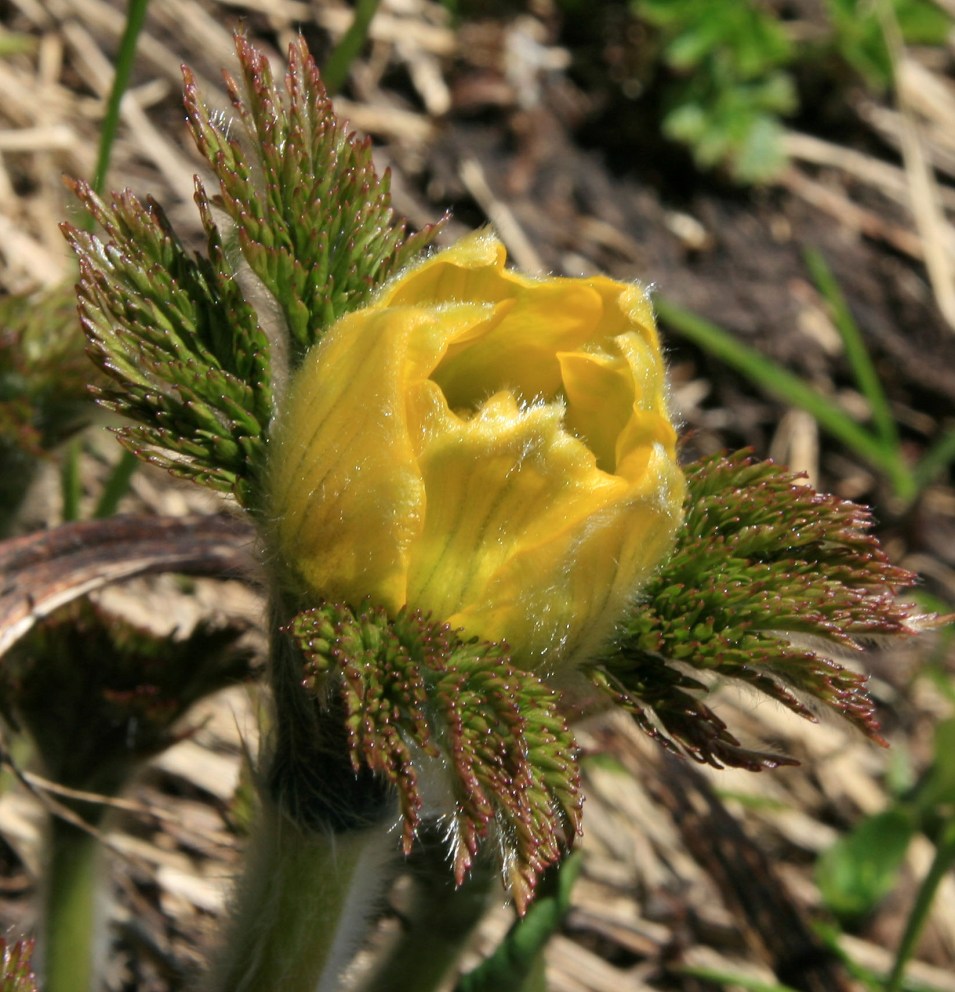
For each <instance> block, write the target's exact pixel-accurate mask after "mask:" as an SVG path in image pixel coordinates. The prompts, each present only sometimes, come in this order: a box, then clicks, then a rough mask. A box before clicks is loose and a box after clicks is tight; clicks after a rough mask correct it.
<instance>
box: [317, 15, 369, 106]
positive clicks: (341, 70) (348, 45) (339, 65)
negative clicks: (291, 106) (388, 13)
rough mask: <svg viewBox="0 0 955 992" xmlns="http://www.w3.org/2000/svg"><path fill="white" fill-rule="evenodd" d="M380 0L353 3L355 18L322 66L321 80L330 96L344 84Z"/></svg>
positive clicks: (365, 38)
mask: <svg viewBox="0 0 955 992" xmlns="http://www.w3.org/2000/svg"><path fill="white" fill-rule="evenodd" d="M380 2H381V0H358V3H357V4H356V5H355V19H354V20H353V21H352V22H351V24H350V25H349V27H348V30H347V31H346V32H345V33H344V34H343V35H342V38H341V41H339V43H338V44H337V45H336V46H335V50H334V51H333V52H332V54H331V55H329V56H328V59H327V60H326V61H325V65H324V66H322V82H323V83H324V84H325V89H326V90H327V91H328V93H329V95H330V96H331V95H333V94H335V93H337V92H338V91H339V90H340V89H341V88H342V86H344V85H345V80H346V79H347V78H348V70H349V69H350V68H351V64H352V62H354V61H355V59H356V58H358V55H359V53H360V52H361V49H362V46H363V45H364V44H365V42H366V41H367V40H368V29H369V28H370V27H371V22H372V19H373V18H374V16H375V14H376V12H377V11H378V5H379V3H380Z"/></svg>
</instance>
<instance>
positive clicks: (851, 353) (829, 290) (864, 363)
mask: <svg viewBox="0 0 955 992" xmlns="http://www.w3.org/2000/svg"><path fill="white" fill-rule="evenodd" d="M804 257H805V260H806V265H807V266H808V268H809V271H810V273H811V274H812V278H813V281H814V282H815V283H816V287H817V289H818V290H819V292H820V293H822V295H823V297H824V298H825V300H826V302H827V303H828V304H829V310H830V312H831V315H832V319H833V322H834V323H835V325H836V329H837V330H838V331H839V334H840V336H841V337H842V343H843V346H844V347H845V349H846V358H847V359H848V360H849V365H850V366H851V367H852V372H853V375H854V376H855V379H856V383H857V384H858V386H859V390H860V391H861V393H862V395H863V396H864V397H865V398H866V400H867V401H868V404H869V408H870V409H871V410H872V422H873V423H874V424H875V429H876V432H877V433H878V435H879V437H880V438H881V439H882V441H883V442H884V443H885V444H886V445H889V444H891V445H894V446H895V447H898V444H899V429H898V425H897V424H896V422H895V418H894V417H893V416H892V410H891V408H890V406H889V401H888V398H887V397H886V395H885V390H883V388H882V382H881V381H880V379H879V374H878V372H876V369H875V365H874V364H873V362H872V356H871V355H870V354H869V350H868V348H866V345H865V341H864V340H863V337H862V333H861V331H860V330H859V325H858V324H857V323H856V322H855V320H854V319H853V317H852V313H851V311H850V310H849V305H848V303H847V302H846V298H845V296H844V295H843V293H842V290H841V289H840V288H839V284H838V283H837V282H836V279H835V276H833V274H832V270H831V269H830V268H829V266H828V265H827V264H826V260H825V259H824V258H823V256H822V254H821V253H820V252H818V251H816V250H815V249H813V248H807V249H806V251H805V253H804Z"/></svg>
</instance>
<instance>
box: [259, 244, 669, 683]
mask: <svg viewBox="0 0 955 992" xmlns="http://www.w3.org/2000/svg"><path fill="white" fill-rule="evenodd" d="M504 264H505V250H504V247H503V245H501V243H500V242H499V241H498V240H497V239H496V238H495V237H494V236H493V234H491V233H488V232H478V233H476V234H474V235H471V236H470V237H468V238H466V239H464V240H463V241H461V242H460V243H459V244H458V245H456V246H455V247H453V248H451V249H449V250H447V251H443V252H440V253H438V254H436V255H434V256H432V257H431V258H429V259H428V260H426V261H425V262H423V263H421V264H420V265H417V266H415V267H412V268H410V269H407V270H405V272H404V273H402V274H401V275H400V276H399V277H398V278H397V279H395V280H394V281H392V282H391V283H389V284H387V285H386V286H385V287H384V288H383V290H382V291H381V293H380V294H379V296H378V297H377V298H376V299H375V301H374V303H373V304H372V305H371V306H369V307H367V308H366V309H364V310H358V311H356V312H353V313H351V314H348V315H347V316H345V317H343V318H342V319H341V320H339V321H338V323H336V324H335V325H334V326H333V327H332V328H331V329H330V330H329V331H328V332H327V334H326V335H325V336H324V338H323V339H322V341H321V342H320V343H319V344H318V345H316V346H315V347H314V348H313V349H312V351H311V352H310V353H309V354H308V355H306V357H305V359H304V362H303V364H302V366H301V367H300V369H299V370H298V371H297V372H296V373H295V376H294V378H293V380H292V382H291V383H290V386H289V391H288V394H287V397H286V400H285V404H284V409H283V411H281V416H280V418H279V420H278V426H277V428H276V432H275V435H274V438H273V441H272V450H271V455H270V460H271V495H272V511H273V513H274V528H275V532H274V537H275V544H276V546H277V548H278V551H279V553H280V555H281V557H282V562H283V565H284V566H285V567H286V568H291V569H292V570H293V571H294V573H296V574H297V576H298V578H299V579H300V580H301V581H302V582H304V584H305V586H306V588H307V592H308V593H309V594H317V595H319V596H322V597H325V598H330V599H340V600H344V601H346V602H349V603H351V604H353V605H357V604H358V603H360V602H361V601H362V600H363V599H364V598H365V597H366V596H370V597H371V598H372V599H373V600H374V601H375V602H377V603H379V604H381V605H383V606H385V607H386V608H388V609H389V610H392V611H397V610H398V609H399V608H400V607H401V606H403V605H405V604H409V605H410V606H412V607H414V608H419V609H422V610H425V611H431V613H432V614H433V616H434V617H435V619H438V620H446V621H448V622H449V623H450V624H451V625H452V626H454V627H461V628H463V629H464V630H465V631H466V632H467V633H468V634H473V635H477V636H480V637H481V638H484V639H489V640H503V641H507V642H508V643H509V644H510V646H511V648H512V650H513V653H514V657H515V660H516V661H517V662H518V663H519V664H522V665H523V666H524V667H527V668H535V669H541V670H542V671H553V670H554V666H555V665H560V666H563V665H565V664H568V663H571V662H573V661H574V660H578V661H579V660H583V659H585V658H586V657H587V656H588V655H589V654H591V653H592V652H593V651H594V650H595V649H596V648H598V647H599V646H600V645H601V643H602V642H603V641H604V640H605V638H606V636H607V635H608V633H609V632H610V630H611V628H612V627H613V624H614V623H615V622H616V621H617V620H618V619H619V618H620V616H621V613H622V612H623V610H624V609H625V608H626V606H627V605H628V603H629V602H631V600H632V599H633V597H634V594H635V593H636V592H637V590H638V589H639V587H640V585H641V583H642V582H644V581H645V580H646V579H647V578H648V576H649V575H650V574H651V573H652V571H653V570H654V568H655V567H656V566H657V565H658V564H659V562H660V561H661V559H662V558H663V556H664V555H665V554H666V553H667V552H668V550H669V549H670V547H671V545H672V542H673V538H674V535H675V532H676V529H677V527H678V526H679V524H680V520H681V506H682V500H683V492H684V482H683V475H682V473H681V471H680V469H679V467H678V465H677V461H676V432H675V430H674V427H673V425H672V423H671V421H670V418H669V416H668V413H667V408H666V382H665V371H664V366H663V361H662V358H661V355H660V346H659V342H658V339H657V332H656V328H655V325H654V321H653V314H652V312H651V309H650V304H649V302H648V300H647V297H646V295H645V293H644V292H643V290H642V289H640V288H639V287H637V286H633V285H628V284H624V283H619V282H615V281H613V280H611V279H608V278H605V277H602V276H596V277H593V278H588V279H531V278H528V277H526V276H522V275H519V274H517V273H514V272H511V271H508V270H507V269H505V267H504Z"/></svg>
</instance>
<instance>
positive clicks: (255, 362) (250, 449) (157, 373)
mask: <svg viewBox="0 0 955 992" xmlns="http://www.w3.org/2000/svg"><path fill="white" fill-rule="evenodd" d="M72 186H73V190H74V191H75V193H76V195H77V196H78V197H79V199H80V200H81V201H82V203H83V204H84V206H85V207H86V208H87V210H89V212H90V213H91V214H92V215H93V217H94V218H95V219H96V221H97V222H98V224H99V225H100V227H102V229H103V231H104V232H105V239H103V240H101V239H100V238H98V237H95V236H93V235H91V234H88V233H86V232H85V231H80V230H78V229H77V228H75V227H72V226H70V225H64V227H63V230H64V233H65V234H66V237H67V239H68V241H69V242H70V245H71V246H72V248H73V250H74V251H75V252H76V255H77V257H78V259H79V264H80V281H79V285H78V287H77V294H78V297H79V312H80V320H81V322H82V324H83V328H84V330H85V331H86V335H87V339H88V341H89V353H90V355H91V357H92V358H93V361H94V362H96V364H97V365H98V366H99V367H100V368H101V369H102V370H103V372H105V373H106V375H107V376H108V377H109V379H111V380H113V381H114V382H115V383H116V384H115V385H111V386H105V387H103V388H99V389H97V390H96V393H97V395H98V398H99V401H100V402H101V403H102V405H104V406H106V407H108V408H110V409H112V410H115V411H117V412H118V413H121V414H123V415H124V416H126V417H129V418H130V419H131V420H133V421H135V422H136V425H137V426H132V427H123V428H120V429H119V431H118V432H117V433H118V435H119V438H120V440H121V441H122V442H123V444H124V445H126V446H127V447H128V448H130V449H131V450H133V451H135V452H136V453H137V454H139V455H140V456H141V457H143V458H145V459H146V460H148V461H152V462H155V463H156V464H159V465H161V466H162V467H164V468H168V469H171V470H172V471H173V472H174V473H176V474H178V475H182V476H184V477H186V478H190V479H193V480H194V481H196V482H199V483H200V484H202V485H206V486H209V487H211V488H213V489H217V490H220V491H223V492H231V493H234V494H235V495H236V497H237V499H238V500H239V502H240V503H242V504H243V505H246V506H249V505H251V504H252V503H253V496H254V492H255V488H256V487H255V486H254V485H253V484H252V480H253V479H254V476H255V473H256V472H257V470H258V468H259V467H260V465H261V462H262V449H263V445H264V443H265V437H266V435H267V431H268V424H269V420H270V418H271V415H272V388H271V381H270V371H269V342H268V340H267V338H266V336H265V334H264V332H263V331H262V329H261V327H260V325H259V321H258V317H257V315H256V312H255V310H254V309H253V308H252V307H251V306H250V305H249V304H248V303H247V302H246V301H245V299H244V297H243V296H242V291H241V289H240V288H239V285H238V283H237V282H236V280H235V274H234V272H233V270H232V268H231V266H230V264H229V262H228V261H227V259H226V257H225V252H224V251H223V248H222V242H221V239H220V237H219V232H218V231H217V229H216V227H215V225H214V224H213V222H212V219H211V214H210V212H209V208H208V204H206V203H205V201H204V200H203V199H202V198H201V196H200V197H199V198H198V202H199V205H200V211H201V214H202V219H203V225H204V228H205V233H206V249H207V254H206V255H205V256H203V255H199V254H194V253H191V252H187V251H186V249H185V247H184V246H183V245H182V243H181V242H180V240H179V238H178V237H177V236H176V233H175V232H174V231H173V229H172V227H171V226H170V224H169V221H168V220H167V219H166V216H165V214H164V213H163V211H162V208H161V207H160V206H159V204H158V203H156V202H155V201H154V200H152V199H148V200H146V202H145V203H144V202H143V201H141V200H139V199H138V198H137V197H135V196H134V195H133V194H132V193H130V192H128V191H127V192H125V193H120V194H115V195H114V196H113V197H112V200H111V202H110V203H109V204H107V203H105V202H104V201H102V200H101V199H100V198H99V197H97V196H96V195H95V193H93V191H92V190H91V189H90V187H89V186H88V185H87V184H86V183H83V182H75V183H73V184H72Z"/></svg>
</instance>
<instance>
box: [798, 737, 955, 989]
mask: <svg viewBox="0 0 955 992" xmlns="http://www.w3.org/2000/svg"><path fill="white" fill-rule="evenodd" d="M953 809H955V718H949V719H948V720H944V721H943V722H941V723H940V724H939V725H938V726H937V727H936V729H935V753H934V758H933V761H932V764H931V766H930V768H929V769H928V771H927V772H926V773H925V775H924V776H923V778H922V779H921V780H920V781H919V782H918V783H917V784H916V785H915V786H914V787H913V788H912V789H910V790H908V791H907V792H905V793H903V794H902V795H900V796H898V797H897V798H896V799H895V801H894V802H893V803H892V804H891V805H890V806H889V807H888V808H886V809H885V810H883V811H882V812H879V813H874V814H872V815H871V816H867V817H866V818H864V819H863V820H861V821H860V822H859V823H858V824H857V825H856V826H855V827H854V828H853V830H852V831H851V832H850V833H848V834H846V835H845V836H843V837H841V838H840V839H839V840H838V841H837V842H836V843H835V844H834V845H833V846H832V847H831V848H829V849H828V850H827V851H826V852H825V853H824V854H823V855H822V857H821V858H820V859H819V862H818V865H817V871H816V877H817V882H818V885H819V891H820V892H821V894H822V896H823V898H824V899H825V901H826V905H827V906H828V907H829V908H830V909H831V910H832V912H833V913H834V914H836V916H837V917H839V918H840V919H841V920H842V921H844V922H845V921H849V922H851V921H853V920H855V919H857V918H859V917H861V916H864V915H865V914H867V913H870V912H872V911H873V910H875V909H876V908H877V906H878V904H879V903H880V902H881V900H882V899H883V898H884V897H885V896H886V895H887V894H888V893H889V892H890V891H891V890H892V888H893V887H894V885H895V882H896V880H897V877H898V874H899V871H900V870H901V867H902V864H903V861H904V859H905V856H906V854H907V852H908V849H909V846H910V844H911V841H912V839H913V838H914V837H915V836H916V834H918V833H923V834H925V835H927V836H928V837H929V838H930V839H931V840H932V841H933V843H934V844H935V857H934V859H933V861H932V864H931V866H930V868H929V870H928V872H927V873H926V875H925V877H924V878H923V880H922V882H921V885H920V886H919V889H918V892H917V895H916V898H915V902H914V904H913V907H912V910H911V912H910V914H909V916H908V918H907V921H906V927H905V932H904V934H903V936H902V940H901V941H900V943H899V947H898V949H897V952H896V959H895V963H894V965H893V968H892V971H891V973H890V974H889V976H888V977H887V979H886V980H885V982H884V984H880V985H879V987H880V988H884V989H885V992H899V990H900V989H902V988H903V977H904V973H905V966H906V964H907V963H908V961H909V959H910V957H911V955H912V953H913V951H914V950H915V946H916V943H917V941H918V938H919V936H920V934H921V932H922V930H923V928H924V926H925V924H926V922H927V920H928V915H929V911H930V909H931V906H932V902H933V900H934V898H935V895H936V892H937V890H938V886H939V884H940V883H941V881H942V879H943V878H944V877H945V875H946V874H947V873H948V872H949V871H950V870H951V868H952V865H953V864H955V817H953V812H952V811H953Z"/></svg>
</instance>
